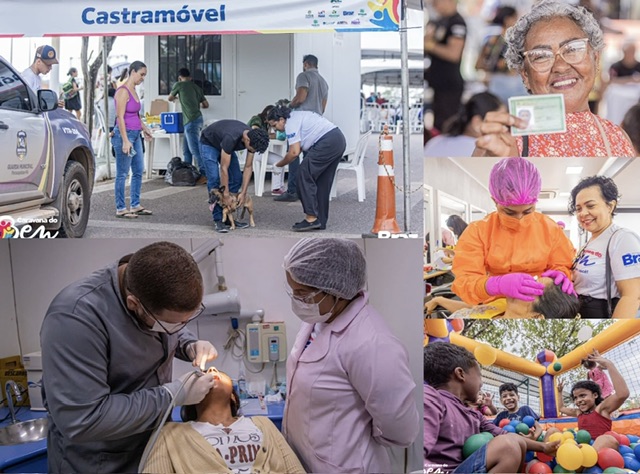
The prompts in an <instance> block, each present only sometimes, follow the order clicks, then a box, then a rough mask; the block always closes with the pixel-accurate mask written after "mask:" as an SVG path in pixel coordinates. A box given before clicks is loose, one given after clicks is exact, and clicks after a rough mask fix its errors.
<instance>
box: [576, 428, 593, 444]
mask: <svg viewBox="0 0 640 474" xmlns="http://www.w3.org/2000/svg"><path fill="white" fill-rule="evenodd" d="M576 441H577V442H578V443H586V444H589V442H590V441H591V435H590V434H589V432H588V431H587V430H580V431H578V432H577V433H576Z"/></svg>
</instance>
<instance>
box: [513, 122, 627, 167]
mask: <svg viewBox="0 0 640 474" xmlns="http://www.w3.org/2000/svg"><path fill="white" fill-rule="evenodd" d="M566 122H567V131H566V132H565V133H552V134H542V135H530V136H529V152H528V153H527V156H535V157H545V156H565V157H566V156H573V157H587V156H588V157H593V156H602V157H607V156H609V157H610V156H626V157H632V156H635V153H634V150H633V146H632V145H631V142H630V141H629V138H628V137H627V134H626V133H625V132H624V131H623V130H622V129H621V128H620V127H619V126H617V125H615V124H614V123H613V122H610V121H609V120H607V119H604V118H602V117H599V116H598V115H594V114H592V113H591V112H590V111H585V112H575V113H567V114H566ZM516 141H517V143H518V150H519V151H520V155H522V148H523V143H522V137H516Z"/></svg>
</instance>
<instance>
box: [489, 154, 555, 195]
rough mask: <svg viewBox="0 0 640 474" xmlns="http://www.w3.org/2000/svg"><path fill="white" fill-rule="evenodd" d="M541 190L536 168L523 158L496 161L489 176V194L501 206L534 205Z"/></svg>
mask: <svg viewBox="0 0 640 474" xmlns="http://www.w3.org/2000/svg"><path fill="white" fill-rule="evenodd" d="M540 189H542V181H541V179H540V173H538V170H537V168H536V167H535V166H534V164H533V163H531V162H530V161H528V160H525V159H524V158H505V159H503V160H500V161H498V162H497V163H496V164H495V165H494V166H493V168H492V169H491V174H490V175H489V192H490V193H491V197H493V199H494V200H495V201H496V203H498V204H500V205H501V206H520V205H524V204H534V203H536V202H537V201H538V195H539V194H540Z"/></svg>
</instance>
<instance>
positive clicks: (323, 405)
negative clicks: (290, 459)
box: [283, 238, 420, 473]
mask: <svg viewBox="0 0 640 474" xmlns="http://www.w3.org/2000/svg"><path fill="white" fill-rule="evenodd" d="M284 268H285V270H286V277H287V284H288V286H289V288H288V292H289V296H290V297H291V309H292V311H293V312H294V313H295V314H296V316H298V317H299V318H300V319H301V320H302V321H303V322H302V326H301V327H300V331H299V332H298V334H297V336H296V340H295V343H294V345H293V348H292V350H291V354H290V356H289V358H288V360H287V405H286V409H285V413H284V420H283V432H284V435H285V438H286V439H287V442H288V443H289V445H290V446H291V447H292V448H293V450H294V451H295V452H296V454H297V455H298V458H299V459H300V461H301V462H302V464H303V466H304V467H305V469H306V471H307V472H341V473H368V472H391V462H390V459H389V454H388V452H387V449H386V447H387V446H400V447H407V446H409V445H410V444H411V443H413V442H414V441H415V439H416V437H417V436H418V433H419V430H420V415H419V414H418V409H417V406H416V402H415V397H414V390H415V387H416V384H415V383H414V381H413V378H412V376H411V372H410V370H409V360H408V355H407V351H406V350H405V348H404V347H403V346H402V344H401V343H400V341H399V340H398V339H397V338H396V337H395V336H394V335H393V333H392V331H391V329H390V328H389V326H388V325H387V323H386V322H385V320H384V319H383V317H382V316H381V315H380V314H379V313H378V312H377V311H376V310H375V309H374V308H373V307H371V306H370V305H369V303H368V299H369V298H368V295H367V292H366V291H365V290H364V287H365V285H366V262H365V258H364V255H363V253H362V251H361V250H360V248H359V247H358V245H357V244H356V243H355V242H353V241H350V240H345V239H329V238H322V239H320V238H310V239H303V240H300V241H299V242H298V243H296V244H295V245H294V246H293V247H292V248H291V250H290V251H289V253H288V254H287V255H286V257H285V260H284ZM381 374H383V375H382V376H381ZM384 374H386V375H384Z"/></svg>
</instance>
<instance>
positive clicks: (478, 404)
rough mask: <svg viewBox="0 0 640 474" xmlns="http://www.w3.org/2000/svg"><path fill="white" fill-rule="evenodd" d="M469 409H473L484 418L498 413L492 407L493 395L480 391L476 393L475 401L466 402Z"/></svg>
mask: <svg viewBox="0 0 640 474" xmlns="http://www.w3.org/2000/svg"><path fill="white" fill-rule="evenodd" d="M465 405H467V406H468V407H469V408H475V409H476V410H478V411H479V412H480V413H482V414H483V415H484V416H492V415H495V414H496V413H498V409H497V408H496V407H495V406H494V405H493V394H492V393H484V392H482V391H480V392H478V398H476V401H475V402H473V403H471V402H466V403H465Z"/></svg>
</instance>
